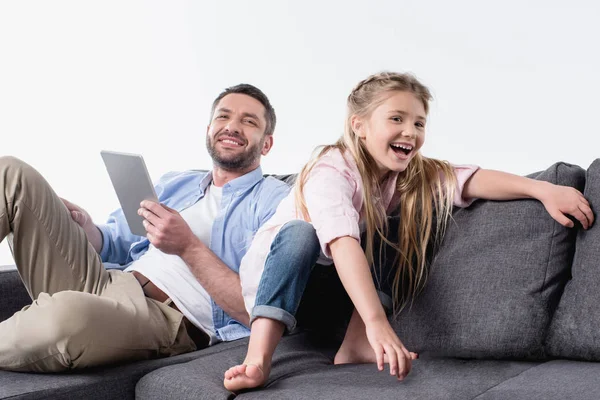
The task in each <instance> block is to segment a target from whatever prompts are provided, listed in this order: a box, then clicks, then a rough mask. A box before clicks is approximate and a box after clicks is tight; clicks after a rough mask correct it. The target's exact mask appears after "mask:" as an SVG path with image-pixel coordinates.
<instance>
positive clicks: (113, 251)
mask: <svg viewBox="0 0 600 400" xmlns="http://www.w3.org/2000/svg"><path fill="white" fill-rule="evenodd" d="M211 182H212V173H211V172H202V171H186V172H171V173H168V174H166V175H164V176H163V177H161V178H160V180H159V182H158V184H157V185H156V187H155V189H156V194H157V196H158V200H159V201H160V202H161V203H163V204H165V205H167V206H169V207H171V208H173V209H175V210H177V211H179V212H180V211H182V210H184V209H185V208H188V207H190V206H192V205H193V204H195V203H196V202H197V201H198V200H200V199H201V198H203V197H204V192H205V190H206V188H207V187H208V185H210V183H211ZM289 191H290V187H289V186H288V185H287V184H286V183H284V182H282V181H280V180H278V179H275V178H272V177H268V178H264V177H263V174H262V170H261V168H260V167H259V168H257V169H255V170H254V171H252V172H249V173H247V174H246V175H243V176H241V177H239V178H236V179H234V180H232V181H230V182H228V183H227V184H225V185H224V186H223V197H222V200H221V209H220V211H219V214H218V215H217V218H216V219H215V221H214V223H213V226H212V232H211V239H210V245H209V248H210V249H211V250H212V252H213V253H215V254H216V255H217V256H218V257H219V258H220V259H221V260H222V261H223V262H224V263H225V264H226V265H227V266H228V267H229V268H230V269H231V270H233V271H235V272H236V273H239V268H240V262H241V260H242V257H243V256H244V255H245V254H246V251H247V250H248V247H249V246H250V243H251V242H252V238H253V236H254V234H255V233H256V231H257V230H258V228H259V227H260V226H261V225H262V224H264V223H265V222H266V221H267V220H268V219H269V218H270V217H271V216H272V215H273V214H274V213H275V210H276V209H277V206H278V204H279V202H280V201H281V200H282V199H283V198H284V197H285V196H286V195H287V194H288V192H289ZM98 228H100V230H101V231H102V237H103V243H102V250H101V252H100V257H101V258H102V261H103V262H104V263H111V264H120V265H127V264H129V263H131V262H133V261H135V260H137V259H138V258H140V257H141V256H142V254H144V253H145V252H146V251H147V250H148V247H149V245H150V242H149V240H148V239H146V237H144V236H137V235H134V234H132V233H131V232H130V231H129V226H128V225H127V221H126V220H125V215H124V214H123V210H122V209H119V210H117V211H115V212H113V213H112V214H111V215H110V217H109V219H108V221H107V223H106V224H105V225H98ZM212 310H213V323H214V326H215V330H216V333H217V336H218V337H219V339H221V340H225V341H228V340H236V339H239V338H242V337H246V336H248V335H249V334H250V331H249V330H248V328H246V327H245V326H243V325H242V324H240V323H239V322H237V321H235V320H234V319H232V318H231V317H230V316H229V315H227V314H226V313H225V312H224V311H223V310H222V309H221V307H219V306H218V305H217V304H216V303H215V302H214V301H212Z"/></svg>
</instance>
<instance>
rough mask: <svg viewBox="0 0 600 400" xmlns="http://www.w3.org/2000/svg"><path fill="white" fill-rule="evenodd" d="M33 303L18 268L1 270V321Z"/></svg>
mask: <svg viewBox="0 0 600 400" xmlns="http://www.w3.org/2000/svg"><path fill="white" fill-rule="evenodd" d="M30 303H31V298H30V297H29V294H28V293H27V290H26V289H25V286H24V285H23V282H21V278H20V276H19V273H18V272H17V270H16V269H2V270H0V322H1V321H4V320H5V319H8V318H10V317H11V316H12V315H13V314H14V313H15V312H17V311H19V310H20V309H22V308H23V307H25V306H26V305H28V304H30Z"/></svg>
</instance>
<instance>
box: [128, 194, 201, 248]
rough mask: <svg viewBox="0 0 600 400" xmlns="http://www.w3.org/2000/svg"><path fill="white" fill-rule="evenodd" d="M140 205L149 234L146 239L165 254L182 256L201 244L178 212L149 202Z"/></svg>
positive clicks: (140, 212) (140, 213)
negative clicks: (198, 243)
mask: <svg viewBox="0 0 600 400" xmlns="http://www.w3.org/2000/svg"><path fill="white" fill-rule="evenodd" d="M140 205H141V208H140V209H139V210H138V214H139V215H141V216H142V217H144V222H143V224H144V228H146V231H147V232H148V234H147V235H146V237H147V238H148V240H149V241H150V243H152V245H153V246H154V247H156V248H157V249H159V250H160V251H162V252H163V253H166V254H174V255H178V256H182V254H183V253H184V252H185V251H186V250H188V249H189V248H190V247H192V246H194V245H196V244H197V242H199V239H198V238H197V237H196V235H194V233H193V232H192V230H191V229H190V227H189V225H188V224H187V222H185V220H184V219H183V218H182V217H181V215H180V214H179V213H178V212H177V211H175V210H173V209H172V208H169V207H167V206H165V205H164V204H159V203H156V202H154V201H149V200H144V201H142V202H141V203H140Z"/></svg>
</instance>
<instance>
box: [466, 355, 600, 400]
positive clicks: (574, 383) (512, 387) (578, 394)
mask: <svg viewBox="0 0 600 400" xmlns="http://www.w3.org/2000/svg"><path fill="white" fill-rule="evenodd" d="M598 377H600V364H599V363H589V362H581V361H565V360H560V361H558V360H557V361H551V362H547V363H545V364H542V365H540V366H537V367H534V368H531V369H529V370H527V371H524V372H523V373H521V374H520V375H518V376H516V377H514V378H512V379H508V380H507V381H505V382H502V383H501V384H499V385H498V386H496V387H494V388H492V389H490V390H489V391H487V392H485V393H484V394H482V395H481V396H479V397H477V398H476V399H477V400H506V399H511V400H515V399H522V400H547V399H561V400H598V399H600V380H598Z"/></svg>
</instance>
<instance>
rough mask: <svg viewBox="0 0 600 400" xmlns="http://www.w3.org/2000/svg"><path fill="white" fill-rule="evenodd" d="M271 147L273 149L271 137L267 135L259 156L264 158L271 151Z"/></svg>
mask: <svg viewBox="0 0 600 400" xmlns="http://www.w3.org/2000/svg"><path fill="white" fill-rule="evenodd" d="M271 147H273V135H267V137H266V138H265V143H263V148H262V150H261V152H260V154H262V155H263V156H266V155H267V154H268V153H269V151H271Z"/></svg>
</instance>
